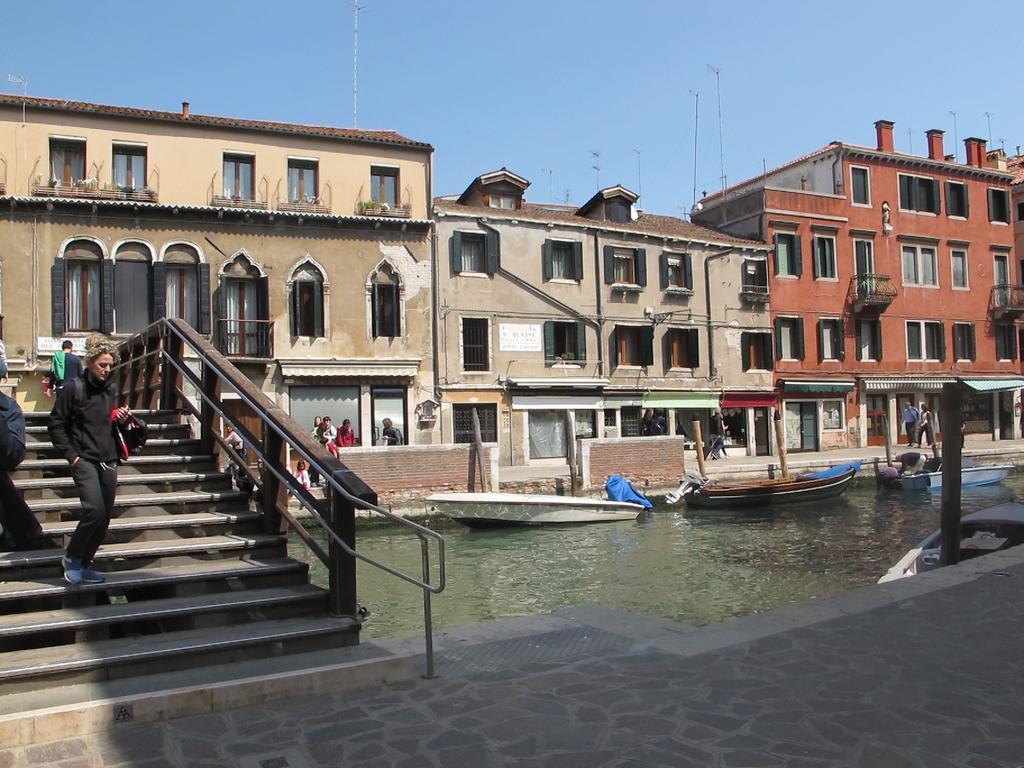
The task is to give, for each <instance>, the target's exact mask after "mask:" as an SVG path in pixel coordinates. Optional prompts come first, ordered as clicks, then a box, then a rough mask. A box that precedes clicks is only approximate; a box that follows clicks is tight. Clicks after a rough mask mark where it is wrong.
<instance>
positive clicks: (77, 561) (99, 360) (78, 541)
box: [49, 335, 131, 586]
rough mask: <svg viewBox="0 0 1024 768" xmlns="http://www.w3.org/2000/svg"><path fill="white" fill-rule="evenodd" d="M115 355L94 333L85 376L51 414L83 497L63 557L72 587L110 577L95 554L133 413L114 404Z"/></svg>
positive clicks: (55, 437) (55, 436) (56, 440)
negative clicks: (122, 436)
mask: <svg viewBox="0 0 1024 768" xmlns="http://www.w3.org/2000/svg"><path fill="white" fill-rule="evenodd" d="M116 359H117V348H116V347H115V346H114V344H113V343H112V342H111V341H110V340H108V339H107V338H105V337H103V336H100V335H96V336H92V337H90V338H89V341H88V342H87V344H86V366H85V376H84V377H83V378H82V380H81V381H80V382H78V383H75V384H74V385H71V386H64V387H63V388H62V389H61V391H60V393H59V394H58V396H57V402H56V403H55V404H54V406H53V411H52V412H51V413H50V423H49V432H50V439H51V440H52V441H53V445H54V447H55V448H57V450H59V451H60V452H61V453H62V454H63V455H64V458H65V459H67V461H68V463H69V464H70V465H71V476H72V478H74V481H75V489H76V490H77V491H78V496H79V498H80V499H81V501H82V516H81V518H80V520H79V522H78V526H77V527H76V528H75V532H74V533H73V534H71V540H70V541H69V542H68V546H67V551H66V552H65V555H64V558H63V559H62V560H61V563H62V565H63V566H64V580H65V581H67V582H68V584H71V585H73V586H77V585H79V584H100V583H102V582H104V581H105V580H106V579H105V577H104V576H103V575H102V574H100V573H97V572H96V570H95V569H94V568H93V567H92V566H93V558H94V557H95V556H96V550H98V549H99V548H100V544H102V543H103V539H104V537H105V536H106V533H107V528H108V527H109V526H110V516H111V514H112V513H113V511H114V497H115V495H116V494H117V464H118V458H119V456H118V443H117V438H116V436H115V434H114V432H115V430H116V429H117V425H118V424H120V423H125V422H127V421H128V418H129V416H130V415H131V412H130V411H129V410H128V408H126V407H123V406H122V407H120V408H119V407H116V404H115V394H114V387H113V384H112V382H111V381H110V373H111V371H112V370H113V367H114V362H115V361H116ZM65 372H67V361H66V360H65ZM66 381H67V380H66Z"/></svg>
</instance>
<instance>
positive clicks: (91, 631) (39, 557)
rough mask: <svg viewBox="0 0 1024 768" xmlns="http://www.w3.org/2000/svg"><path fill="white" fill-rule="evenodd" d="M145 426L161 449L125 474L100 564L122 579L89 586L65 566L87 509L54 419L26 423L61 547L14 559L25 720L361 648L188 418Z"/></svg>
mask: <svg viewBox="0 0 1024 768" xmlns="http://www.w3.org/2000/svg"><path fill="white" fill-rule="evenodd" d="M137 413H138V414H139V415H140V416H141V417H142V418H143V419H145V420H146V422H147V424H149V427H150V438H149V441H148V443H147V445H146V447H145V449H144V450H143V453H142V454H141V455H139V456H134V457H132V459H131V460H130V461H129V462H128V463H126V464H124V465H122V466H121V469H120V471H119V476H118V496H117V502H116V509H115V512H114V518H113V520H112V522H111V525H110V530H109V531H108V533H107V537H106V540H105V543H104V544H103V546H102V547H101V548H100V550H99V552H98V554H97V557H96V568H97V570H100V571H102V572H104V573H106V575H107V577H108V580H107V582H106V583H104V584H98V585H82V586H78V587H71V586H69V585H67V584H66V583H65V582H64V580H63V577H62V570H61V565H60V559H61V556H62V554H63V547H64V544H65V543H66V541H67V539H68V537H69V536H70V534H71V532H72V531H73V530H74V528H75V524H76V520H77V513H76V510H77V509H78V507H79V501H78V498H77V496H76V494H75V488H74V484H73V482H72V480H71V477H70V471H69V466H68V464H67V462H66V461H65V460H64V459H63V458H61V457H60V456H58V455H57V452H56V451H55V450H54V448H53V446H52V444H51V443H50V441H49V436H48V434H47V432H46V420H47V418H48V414H26V419H27V422H28V449H29V452H28V454H27V456H26V459H25V461H24V462H23V463H22V465H21V466H20V467H19V468H18V470H17V471H16V472H15V473H13V478H14V480H15V483H16V485H17V486H18V487H19V488H20V489H22V490H23V491H24V493H25V498H26V501H27V502H28V504H29V506H30V507H31V509H32V510H33V511H34V512H35V514H36V516H37V517H38V519H39V521H40V523H41V524H42V526H43V534H44V536H45V538H46V541H47V542H48V546H47V547H46V548H45V549H38V550H33V551H22V552H0V715H2V714H3V713H7V712H12V711H17V708H19V707H24V706H25V704H24V696H25V694H26V693H27V692H40V691H47V690H49V691H50V692H51V695H50V698H51V699H52V698H53V694H55V693H56V691H55V690H54V689H57V688H64V687H66V686H76V685H79V684H89V685H90V686H91V688H92V689H94V690H93V692H92V693H90V696H92V697H94V698H95V697H96V696H97V693H96V690H95V689H96V688H97V687H98V688H99V689H102V687H103V686H104V685H105V684H108V683H112V681H116V680H124V679H126V678H141V677H143V676H147V675H156V674H159V675H161V676H163V677H166V675H167V673H173V672H175V671H176V670H181V671H185V670H195V669H196V668H199V667H203V666H210V667H211V668H213V667H221V666H222V665H227V664H232V663H239V664H244V663H246V662H249V661H252V660H258V659H263V658H268V657H281V656H285V655H289V654H296V653H306V652H317V651H322V650H324V649H328V648H338V647H341V646H348V645H354V644H356V643H358V637H359V624H358V622H357V621H356V620H354V619H351V618H345V617H341V618H339V617H334V616H331V615H330V614H329V613H328V612H327V592H326V591H325V590H323V589H321V588H319V587H317V586H314V585H312V584H311V583H310V582H309V575H308V567H307V565H306V564H305V563H304V562H301V561H299V560H295V559H292V558H290V557H288V551H287V540H286V536H285V535H283V534H279V533H277V532H268V531H267V530H266V528H265V525H264V521H263V518H262V515H261V514H260V512H258V511H255V509H254V506H253V505H252V504H251V502H250V500H249V499H248V498H247V497H246V496H245V495H244V494H242V493H240V492H239V491H237V490H235V489H234V488H233V487H232V484H231V480H230V477H229V475H228V474H227V473H225V472H224V471H222V470H221V469H220V468H219V467H218V466H217V460H216V458H215V457H214V456H212V455H203V454H202V453H200V441H199V440H196V439H194V438H193V435H192V433H191V430H190V427H189V425H188V424H187V423H185V421H184V417H183V416H182V414H180V413H178V412H174V411H137ZM44 698H46V697H45V696H44ZM5 701H6V702H8V703H7V704H5V703H4V702H5Z"/></svg>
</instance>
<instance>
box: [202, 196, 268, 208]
mask: <svg viewBox="0 0 1024 768" xmlns="http://www.w3.org/2000/svg"><path fill="white" fill-rule="evenodd" d="M210 205H214V206H217V207H218V208H257V209H259V210H261V211H265V210H267V201H266V200H256V199H254V198H248V197H228V196H226V195H212V196H211V197H210Z"/></svg>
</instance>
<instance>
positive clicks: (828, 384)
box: [782, 379, 856, 394]
mask: <svg viewBox="0 0 1024 768" xmlns="http://www.w3.org/2000/svg"><path fill="white" fill-rule="evenodd" d="M855 386H856V384H854V382H852V381H843V380H842V379H840V380H838V381H837V380H835V379H831V380H827V381H812V380H810V379H787V380H786V381H784V382H782V389H783V391H784V392H793V393H815V392H820V393H823V394H839V393H843V392H852V391H853V388H854V387H855Z"/></svg>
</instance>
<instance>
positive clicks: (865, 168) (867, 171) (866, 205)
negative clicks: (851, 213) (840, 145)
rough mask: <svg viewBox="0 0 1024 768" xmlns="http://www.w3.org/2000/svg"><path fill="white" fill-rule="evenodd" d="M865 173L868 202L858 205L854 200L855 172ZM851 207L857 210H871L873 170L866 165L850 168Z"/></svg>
mask: <svg viewBox="0 0 1024 768" xmlns="http://www.w3.org/2000/svg"><path fill="white" fill-rule="evenodd" d="M855 170H857V171H864V176H865V179H866V181H867V188H868V201H867V202H866V203H858V202H856V201H855V200H854V199H853V172H854V171H855ZM850 205H852V206H854V207H856V208H871V207H872V204H871V168H869V167H868V166H866V165H851V166H850Z"/></svg>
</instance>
